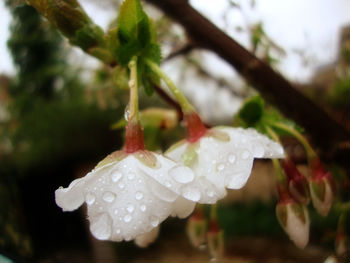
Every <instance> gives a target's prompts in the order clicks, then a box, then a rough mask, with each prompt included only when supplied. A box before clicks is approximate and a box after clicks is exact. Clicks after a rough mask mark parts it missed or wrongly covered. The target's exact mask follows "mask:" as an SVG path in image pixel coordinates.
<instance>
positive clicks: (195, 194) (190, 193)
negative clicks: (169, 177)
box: [182, 187, 201, 202]
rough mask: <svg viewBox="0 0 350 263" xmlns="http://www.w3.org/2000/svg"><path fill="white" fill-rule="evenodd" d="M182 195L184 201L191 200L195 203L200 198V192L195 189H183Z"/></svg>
mask: <svg viewBox="0 0 350 263" xmlns="http://www.w3.org/2000/svg"><path fill="white" fill-rule="evenodd" d="M182 194H183V196H184V197H185V198H186V199H188V200H191V201H193V202H197V201H199V199H200V198H201V193H200V191H199V190H198V189H197V188H195V187H185V188H184V189H183V190H182Z"/></svg>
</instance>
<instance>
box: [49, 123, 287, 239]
mask: <svg viewBox="0 0 350 263" xmlns="http://www.w3.org/2000/svg"><path fill="white" fill-rule="evenodd" d="M135 130H136V131H135ZM141 137H142V138H143V136H142V130H141V129H140V128H139V129H135V128H133V129H132V128H130V127H127V145H126V150H121V151H116V152H114V153H112V154H111V155H109V156H107V157H106V158H105V159H104V160H103V161H101V162H100V163H99V164H98V165H97V166H96V168H95V169H94V170H93V171H91V172H90V173H88V174H87V175H86V176H85V177H83V178H80V179H76V180H74V181H73V182H72V183H71V184H70V185H69V187H68V188H59V189H57V190H56V203H57V204H58V205H59V206H60V207H61V208H62V209H63V210H64V211H72V210H75V209H77V208H78V207H79V206H81V205H82V204H83V203H84V202H85V203H86V204H87V207H88V218H89V220H90V230H91V233H92V234H93V235H94V236H95V237H96V238H97V239H100V240H113V241H121V240H127V241H128V240H132V239H135V238H136V242H140V243H144V242H142V241H137V240H142V237H143V236H144V235H145V234H147V233H154V229H155V228H156V227H158V225H159V224H160V223H161V222H162V221H163V220H165V219H166V218H167V217H168V216H169V215H173V216H178V217H180V218H184V217H187V216H188V215H189V214H191V213H192V211H193V210H194V207H195V204H196V203H197V202H198V203H203V204H214V203H216V202H217V200H219V199H221V198H223V197H224V196H225V195H226V188H229V189H239V188H241V187H243V186H244V184H245V183H246V181H247V179H248V177H249V175H250V172H251V169H252V164H253V160H254V158H266V157H268V158H271V157H274V158H277V157H283V149H282V147H281V146H280V145H279V144H277V143H275V142H273V141H272V140H270V139H268V138H267V137H266V136H264V135H261V134H259V133H257V132H256V131H255V130H252V129H247V130H244V129H241V128H237V129H234V128H229V127H217V128H212V129H208V130H206V131H205V132H204V133H203V134H201V136H200V137H199V138H197V140H196V141H190V140H184V141H183V142H181V143H180V144H176V146H173V147H171V148H170V149H169V151H167V153H166V156H163V155H161V154H158V153H155V152H150V151H146V150H144V149H143V148H142V147H143V146H142V145H143V143H142V138H141ZM140 138H141V139H140ZM140 141H141V142H140ZM152 231H153V232H152ZM148 236H150V235H148ZM153 236H156V234H153ZM145 242H146V241H145Z"/></svg>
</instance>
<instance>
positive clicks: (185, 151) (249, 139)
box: [165, 127, 284, 204]
mask: <svg viewBox="0 0 350 263" xmlns="http://www.w3.org/2000/svg"><path fill="white" fill-rule="evenodd" d="M165 155H166V156H168V157H169V158H171V159H173V160H174V161H177V162H179V163H182V164H184V165H187V166H188V167H190V168H191V169H192V170H193V171H194V173H195V175H196V179H195V180H194V181H193V182H192V183H190V184H189V185H188V187H192V188H193V189H196V188H197V191H195V192H193V191H192V192H191V194H192V195H194V193H196V195H197V198H196V201H198V202H199V203H206V204H208V203H210V204H211V203H215V202H216V201H217V200H218V199H220V198H223V197H224V196H225V195H226V190H225V188H229V189H239V188H242V187H243V186H244V185H245V183H246V182H247V180H248V178H249V175H250V173H251V170H252V166H253V161H254V158H282V157H283V156H284V152H283V148H282V147H281V145H279V144H278V143H276V142H274V141H272V140H270V139H269V138H267V137H266V136H264V135H262V134H259V133H258V132H257V131H255V130H254V129H242V128H231V127H215V128H212V129H210V130H208V131H207V132H206V133H205V135H204V136H202V137H201V138H200V139H199V140H198V141H196V142H194V143H191V142H189V141H187V140H183V141H180V142H179V143H177V144H176V145H174V146H172V147H171V148H170V149H169V150H168V151H167V152H166V153H165ZM198 182H200V183H199V184H198Z"/></svg>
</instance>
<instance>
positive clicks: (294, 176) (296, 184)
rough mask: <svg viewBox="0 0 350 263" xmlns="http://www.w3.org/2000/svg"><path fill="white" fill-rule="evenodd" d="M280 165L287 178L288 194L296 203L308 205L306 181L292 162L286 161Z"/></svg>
mask: <svg viewBox="0 0 350 263" xmlns="http://www.w3.org/2000/svg"><path fill="white" fill-rule="evenodd" d="M281 163H282V167H283V170H284V172H285V173H286V175H287V178H288V189H289V193H290V194H291V196H292V197H293V198H294V200H295V201H297V202H298V203H301V204H308V203H309V202H310V190H309V183H308V181H307V179H306V178H305V176H304V175H302V174H301V173H300V172H299V171H298V169H297V168H296V167H295V165H294V163H293V161H291V160H289V159H287V160H284V161H282V162H281Z"/></svg>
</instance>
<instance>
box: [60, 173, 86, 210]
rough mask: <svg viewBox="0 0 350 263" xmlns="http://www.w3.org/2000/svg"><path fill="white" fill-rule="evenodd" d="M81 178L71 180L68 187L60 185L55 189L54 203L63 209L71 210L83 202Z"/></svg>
mask: <svg viewBox="0 0 350 263" xmlns="http://www.w3.org/2000/svg"><path fill="white" fill-rule="evenodd" d="M83 179H84V178H80V179H76V180H74V181H72V182H71V184H70V185H69V186H68V188H62V187H60V188H58V189H57V190H56V191H55V199H56V204H57V205H58V206H59V207H61V208H62V210H63V211H73V210H75V209H77V208H78V207H79V206H81V205H82V204H83V203H84V195H83V191H82V189H83V187H84V182H83Z"/></svg>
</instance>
